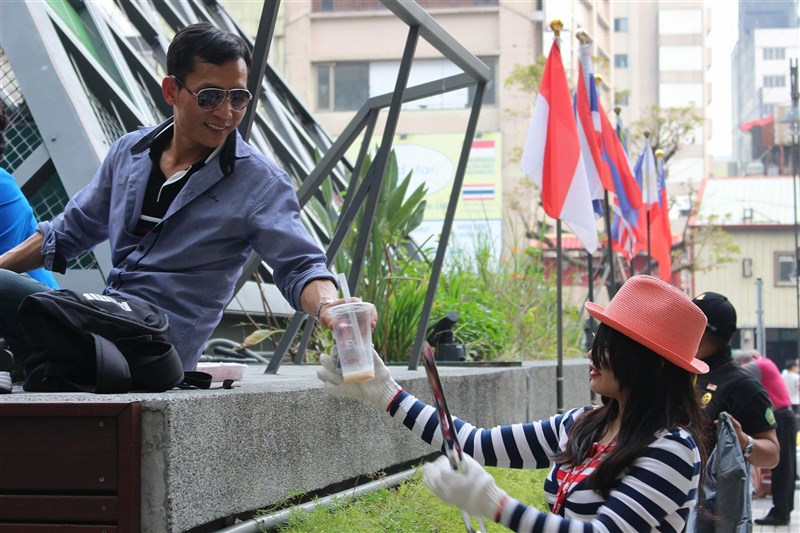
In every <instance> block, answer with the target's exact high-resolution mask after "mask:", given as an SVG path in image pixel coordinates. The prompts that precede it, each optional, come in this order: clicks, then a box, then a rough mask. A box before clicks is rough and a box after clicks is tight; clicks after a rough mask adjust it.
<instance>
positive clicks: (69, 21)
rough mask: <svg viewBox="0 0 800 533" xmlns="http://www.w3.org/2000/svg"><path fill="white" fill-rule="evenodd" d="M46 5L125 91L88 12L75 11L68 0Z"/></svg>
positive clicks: (49, 0)
mask: <svg viewBox="0 0 800 533" xmlns="http://www.w3.org/2000/svg"><path fill="white" fill-rule="evenodd" d="M48 5H49V6H50V7H51V8H52V9H53V11H55V12H56V13H57V14H58V15H59V17H60V18H61V20H62V21H63V22H64V23H65V24H66V26H67V27H68V28H69V29H70V30H72V35H73V36H74V37H75V38H76V39H77V40H78V41H80V42H81V44H83V46H84V47H85V48H86V50H87V51H88V52H89V54H91V56H92V57H93V58H94V59H95V61H97V62H98V63H99V64H100V65H102V66H103V69H104V70H105V71H106V73H107V74H108V75H109V76H111V78H113V79H114V81H115V82H116V83H117V85H119V86H120V87H122V88H124V89H125V90H126V91H127V90H128V87H127V86H126V85H125V84H124V83H123V82H122V76H121V75H120V73H119V70H117V67H116V65H115V63H114V60H113V59H112V57H111V54H110V53H109V52H108V49H107V48H106V44H105V42H104V41H103V39H102V38H101V37H100V32H99V31H98V30H97V28H96V27H95V24H94V21H93V20H92V18H91V16H90V14H89V12H88V11H87V10H86V9H85V8H82V9H81V10H80V11H76V10H75V9H73V4H71V3H70V2H64V1H58V0H48Z"/></svg>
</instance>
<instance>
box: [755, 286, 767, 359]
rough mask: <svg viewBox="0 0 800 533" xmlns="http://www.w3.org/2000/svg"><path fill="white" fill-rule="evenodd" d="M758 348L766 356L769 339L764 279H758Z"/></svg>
mask: <svg viewBox="0 0 800 533" xmlns="http://www.w3.org/2000/svg"><path fill="white" fill-rule="evenodd" d="M756 337H758V338H757V339H756V349H757V350H758V353H760V354H761V356H762V357H766V356H767V353H766V351H767V350H766V347H767V340H766V339H765V338H764V337H765V334H764V280H762V279H761V278H757V279H756Z"/></svg>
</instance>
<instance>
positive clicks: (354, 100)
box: [334, 63, 369, 111]
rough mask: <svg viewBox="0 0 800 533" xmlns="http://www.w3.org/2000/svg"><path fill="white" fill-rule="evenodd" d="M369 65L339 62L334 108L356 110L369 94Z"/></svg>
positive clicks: (336, 69) (336, 68) (335, 78)
mask: <svg viewBox="0 0 800 533" xmlns="http://www.w3.org/2000/svg"><path fill="white" fill-rule="evenodd" d="M368 80H369V65H368V64H367V63H338V64H336V66H335V72H334V109H335V110H336V111H354V110H356V109H358V108H359V107H361V105H362V104H363V103H364V102H366V100H367V97H368V95H369V81H368Z"/></svg>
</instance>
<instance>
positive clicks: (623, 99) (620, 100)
mask: <svg viewBox="0 0 800 533" xmlns="http://www.w3.org/2000/svg"><path fill="white" fill-rule="evenodd" d="M629 98H630V91H617V92H615V93H614V105H628V99H629Z"/></svg>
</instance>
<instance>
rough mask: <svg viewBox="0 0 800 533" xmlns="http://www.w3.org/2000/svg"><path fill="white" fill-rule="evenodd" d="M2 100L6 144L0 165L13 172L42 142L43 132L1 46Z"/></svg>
mask: <svg viewBox="0 0 800 533" xmlns="http://www.w3.org/2000/svg"><path fill="white" fill-rule="evenodd" d="M0 100H2V103H3V106H4V107H5V109H6V120H7V124H6V131H5V136H6V148H5V151H4V152H3V156H2V157H0V166H2V167H3V168H5V169H6V170H7V171H8V172H11V173H13V172H14V170H16V169H17V168H18V167H19V166H20V165H21V164H22V163H23V162H24V161H25V159H26V158H27V157H28V156H30V155H31V154H32V153H33V151H34V150H36V149H37V148H38V147H39V145H40V144H42V136H41V134H40V133H39V129H38V128H37V127H36V123H35V122H34V121H33V117H32V116H31V112H30V110H29V109H28V105H27V104H26V103H25V99H24V98H23V97H22V92H21V91H20V89H19V84H18V83H17V78H16V76H15V75H14V71H13V70H11V63H9V62H8V58H7V57H6V55H5V54H4V53H3V51H2V50H0Z"/></svg>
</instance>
